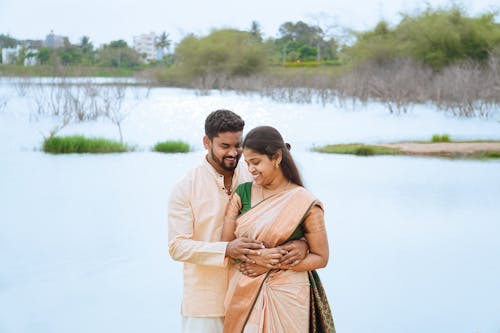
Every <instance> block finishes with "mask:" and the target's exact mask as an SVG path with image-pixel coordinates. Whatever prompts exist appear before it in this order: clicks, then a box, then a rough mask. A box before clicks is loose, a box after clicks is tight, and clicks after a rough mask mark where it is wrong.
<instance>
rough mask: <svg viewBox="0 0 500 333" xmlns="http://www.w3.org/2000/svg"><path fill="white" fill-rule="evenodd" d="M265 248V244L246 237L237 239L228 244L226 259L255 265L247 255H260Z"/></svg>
mask: <svg viewBox="0 0 500 333" xmlns="http://www.w3.org/2000/svg"><path fill="white" fill-rule="evenodd" d="M263 248H264V244H262V242H259V241H256V240H254V239H251V238H246V237H242V238H236V239H234V240H232V241H230V242H229V243H228V244H227V247H226V257H231V258H233V259H240V260H243V261H244V262H247V261H248V262H253V263H255V261H254V260H252V259H250V258H248V257H247V255H252V254H254V255H260V251H261V250H262V249H263Z"/></svg>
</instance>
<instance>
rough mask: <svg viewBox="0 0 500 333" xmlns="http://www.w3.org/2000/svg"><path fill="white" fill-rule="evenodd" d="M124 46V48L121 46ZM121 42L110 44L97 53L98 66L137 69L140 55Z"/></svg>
mask: <svg viewBox="0 0 500 333" xmlns="http://www.w3.org/2000/svg"><path fill="white" fill-rule="evenodd" d="M123 45H125V46H123ZM126 45H127V43H126V42H125V41H123V40H119V41H114V42H111V43H110V44H109V45H105V46H104V47H102V48H100V49H99V50H98V51H97V55H96V56H97V58H98V64H99V65H101V66H107V67H128V68H132V67H137V66H139V65H140V64H141V63H142V62H141V55H140V54H139V53H138V52H137V51H136V50H133V49H131V48H129V47H127V46H126Z"/></svg>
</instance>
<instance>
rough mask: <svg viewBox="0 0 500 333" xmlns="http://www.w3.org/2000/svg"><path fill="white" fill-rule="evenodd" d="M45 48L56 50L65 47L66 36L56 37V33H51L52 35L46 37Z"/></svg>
mask: <svg viewBox="0 0 500 333" xmlns="http://www.w3.org/2000/svg"><path fill="white" fill-rule="evenodd" d="M43 46H45V47H48V48H51V49H56V48H58V47H63V46H64V36H59V35H55V34H54V31H50V34H48V35H47V37H45V41H44V42H43Z"/></svg>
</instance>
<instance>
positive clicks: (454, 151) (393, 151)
mask: <svg viewBox="0 0 500 333" xmlns="http://www.w3.org/2000/svg"><path fill="white" fill-rule="evenodd" d="M313 150H314V151H317V152H321V153H330V154H352V155H361V156H374V155H409V156H432V157H445V158H466V159H498V158H500V141H459V142H398V143H386V144H378V145H365V144H339V145H327V146H323V147H315V148H313Z"/></svg>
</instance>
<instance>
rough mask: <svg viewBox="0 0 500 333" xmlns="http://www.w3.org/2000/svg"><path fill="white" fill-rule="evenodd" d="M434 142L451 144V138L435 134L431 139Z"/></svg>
mask: <svg viewBox="0 0 500 333" xmlns="http://www.w3.org/2000/svg"><path fill="white" fill-rule="evenodd" d="M431 141H432V142H450V141H451V139H450V136H449V135H448V134H442V135H439V134H434V135H433V136H432V139H431Z"/></svg>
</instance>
